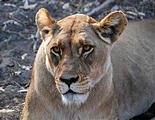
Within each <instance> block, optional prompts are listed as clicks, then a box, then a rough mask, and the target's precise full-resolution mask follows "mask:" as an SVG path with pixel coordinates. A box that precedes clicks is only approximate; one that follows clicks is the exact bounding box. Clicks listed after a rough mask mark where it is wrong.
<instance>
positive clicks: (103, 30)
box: [93, 11, 128, 44]
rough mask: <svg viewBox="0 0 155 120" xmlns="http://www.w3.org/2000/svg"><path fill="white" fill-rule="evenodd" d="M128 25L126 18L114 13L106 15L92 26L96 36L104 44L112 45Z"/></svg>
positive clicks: (116, 12)
mask: <svg viewBox="0 0 155 120" xmlns="http://www.w3.org/2000/svg"><path fill="white" fill-rule="evenodd" d="M127 24H128V21H127V18H126V16H125V15H124V13H123V12H121V11H114V12H111V13H110V14H108V15H107V16H106V17H105V18H104V19H103V20H101V21H100V22H99V23H95V24H93V28H94V30H95V32H96V33H97V35H98V36H99V37H100V38H101V39H102V40H103V41H104V42H106V43H108V44H112V43H113V42H115V41H116V40H117V38H118V36H120V35H121V33H122V32H123V30H124V28H125V26H126V25H127Z"/></svg>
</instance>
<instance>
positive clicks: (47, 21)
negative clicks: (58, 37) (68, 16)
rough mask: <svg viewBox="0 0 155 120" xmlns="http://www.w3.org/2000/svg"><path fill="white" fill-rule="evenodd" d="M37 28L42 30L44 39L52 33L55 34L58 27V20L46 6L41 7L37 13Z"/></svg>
mask: <svg viewBox="0 0 155 120" xmlns="http://www.w3.org/2000/svg"><path fill="white" fill-rule="evenodd" d="M36 24H37V28H38V29H39V30H40V34H41V37H42V38H43V40H44V39H45V37H46V36H47V35H48V34H49V33H50V34H54V31H55V30H56V28H57V27H58V25H57V21H56V20H55V19H54V18H52V17H51V16H50V14H49V13H48V11H47V10H46V9H45V8H41V9H40V10H39V11H38V12H37V14H36Z"/></svg>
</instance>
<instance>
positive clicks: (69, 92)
mask: <svg viewBox="0 0 155 120" xmlns="http://www.w3.org/2000/svg"><path fill="white" fill-rule="evenodd" d="M66 94H83V93H78V92H74V91H73V90H71V89H69V90H68V91H67V92H65V93H63V95H66Z"/></svg>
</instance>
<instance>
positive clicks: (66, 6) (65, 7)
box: [62, 3, 70, 10]
mask: <svg viewBox="0 0 155 120" xmlns="http://www.w3.org/2000/svg"><path fill="white" fill-rule="evenodd" d="M69 7H70V4H69V3H65V4H64V5H63V6H62V8H63V9H65V10H66V9H69Z"/></svg>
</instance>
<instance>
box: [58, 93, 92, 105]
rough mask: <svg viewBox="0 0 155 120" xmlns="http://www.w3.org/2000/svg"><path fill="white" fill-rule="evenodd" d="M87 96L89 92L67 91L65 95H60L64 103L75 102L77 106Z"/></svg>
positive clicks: (70, 103)
mask: <svg viewBox="0 0 155 120" xmlns="http://www.w3.org/2000/svg"><path fill="white" fill-rule="evenodd" d="M88 96H89V93H88V92H87V93H86V94H73V93H68V94H65V95H61V97H62V102H63V103H64V104H65V105H72V104H75V105H77V106H79V105H81V104H83V103H84V102H85V101H86V100H87V98H88Z"/></svg>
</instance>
